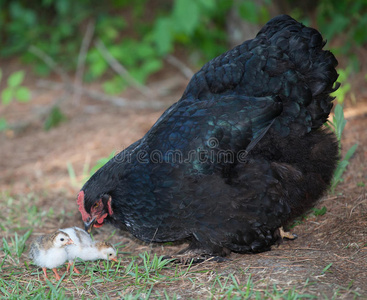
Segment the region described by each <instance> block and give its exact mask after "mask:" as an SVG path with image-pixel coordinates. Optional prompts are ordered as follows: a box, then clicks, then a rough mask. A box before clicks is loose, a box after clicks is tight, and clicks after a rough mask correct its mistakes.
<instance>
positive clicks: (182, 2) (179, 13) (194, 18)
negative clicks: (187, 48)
mask: <svg viewBox="0 0 367 300" xmlns="http://www.w3.org/2000/svg"><path fill="white" fill-rule="evenodd" d="M172 17H173V23H172V25H174V26H175V28H176V30H177V31H178V32H180V31H182V32H184V33H186V34H191V33H192V32H193V31H194V29H195V27H196V26H197V24H198V23H199V17H200V12H199V6H198V2H196V0H175V4H174V7H173V12H172Z"/></svg>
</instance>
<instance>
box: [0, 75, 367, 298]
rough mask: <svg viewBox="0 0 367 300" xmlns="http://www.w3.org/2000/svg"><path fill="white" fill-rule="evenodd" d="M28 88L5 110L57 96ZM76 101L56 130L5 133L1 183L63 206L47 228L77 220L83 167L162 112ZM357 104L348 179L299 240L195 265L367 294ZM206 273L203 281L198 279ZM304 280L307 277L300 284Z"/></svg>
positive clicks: (14, 114)
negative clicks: (24, 100)
mask: <svg viewBox="0 0 367 300" xmlns="http://www.w3.org/2000/svg"><path fill="white" fill-rule="evenodd" d="M177 82H179V84H177V85H176V86H175V88H174V89H173V91H171V92H170V93H168V94H167V96H166V100H165V101H166V102H167V107H168V105H169V103H172V102H174V101H176V100H178V99H179V97H180V93H181V92H182V89H183V88H184V86H185V84H186V81H185V80H184V79H182V78H181V77H180V76H178V77H177ZM31 84H34V85H35V83H31ZM152 85H153V84H152ZM32 90H33V100H32V103H31V104H27V105H19V104H14V105H11V106H9V107H7V108H5V109H3V110H2V114H5V116H6V117H7V118H8V119H9V120H13V121H17V120H18V121H19V120H24V119H27V118H28V117H29V116H30V115H32V114H34V111H35V110H37V109H40V108H42V107H47V105H49V103H50V102H51V101H52V99H54V98H55V97H57V96H59V95H58V93H60V92H59V91H50V90H39V89H37V88H36V87H35V88H34V89H32ZM134 95H135V93H134V91H128V92H127V93H126V94H125V96H126V97H127V98H129V99H131V101H134V98H135V96H134ZM70 102H71V101H69V102H68V103H67V105H65V107H64V109H65V111H66V113H67V116H68V121H67V122H65V123H63V124H62V125H61V126H59V127H57V128H54V129H52V130H50V131H48V132H46V131H44V130H42V129H41V126H40V124H41V123H40V122H33V123H32V124H31V126H30V127H29V128H28V129H26V130H25V131H22V132H13V131H7V132H5V133H2V134H0V153H1V156H0V170H1V171H0V173H1V176H0V188H1V190H2V191H4V192H6V193H9V194H10V195H13V196H14V197H17V196H18V195H26V194H29V193H32V194H34V195H37V197H39V202H38V205H39V206H40V207H42V209H43V210H46V211H47V210H48V209H49V208H50V207H52V208H53V209H54V210H55V211H61V210H62V209H64V210H65V211H66V212H67V214H66V215H65V217H64V219H63V220H61V221H60V220H48V222H46V223H45V224H46V225H45V226H44V228H42V230H43V232H49V231H52V230H54V229H55V228H58V227H66V226H74V225H76V226H81V221H80V215H79V212H78V209H77V205H76V201H75V200H76V199H75V198H76V197H75V196H76V194H77V192H78V190H79V189H80V187H81V184H82V172H83V171H82V170H83V167H84V166H85V164H86V163H89V164H90V165H92V166H93V165H94V164H95V163H96V161H97V160H98V159H100V158H101V157H107V156H108V155H109V154H110V153H111V152H112V151H113V150H116V151H120V150H122V149H123V148H124V147H127V146H128V145H130V144H131V143H132V142H134V141H135V140H137V139H138V138H140V137H142V136H143V135H144V133H145V132H146V131H147V130H148V129H149V128H150V126H151V125H152V124H153V123H154V122H155V121H156V120H157V118H158V117H159V116H160V115H161V113H162V111H154V110H143V111H138V110H132V109H123V108H116V107H113V106H111V105H110V104H108V103H104V102H98V101H92V100H90V99H82V100H81V102H80V103H79V104H78V105H73V104H71V103H70ZM357 103H358V106H354V107H352V106H350V107H349V108H347V109H346V115H347V117H348V116H349V117H348V123H347V126H346V129H345V133H344V138H343V147H344V149H343V152H344V153H345V150H346V149H349V148H350V147H351V146H352V145H353V144H355V143H356V142H357V143H358V149H357V151H356V153H355V155H354V157H353V158H352V159H351V161H350V165H349V167H348V169H347V172H346V173H345V175H344V176H343V177H344V182H343V183H342V184H340V185H339V186H338V187H337V189H336V192H335V194H329V195H327V196H325V197H324V198H323V199H322V200H321V201H320V202H319V204H318V205H317V207H318V208H321V207H323V206H325V207H326V208H327V212H326V214H324V215H322V216H314V215H313V214H311V215H309V216H308V218H307V219H305V220H303V222H302V223H301V224H300V225H298V226H296V227H295V228H294V229H293V232H295V233H297V235H298V239H296V240H294V241H286V242H284V243H283V244H282V245H280V246H279V247H274V248H273V249H272V251H270V252H267V253H261V254H256V255H240V254H231V256H230V259H231V261H228V262H224V263H220V264H218V263H204V264H200V265H199V266H195V267H194V268H197V269H198V270H200V268H205V269H208V268H209V269H210V268H211V269H213V271H215V272H217V273H220V274H230V273H232V274H234V275H235V278H236V280H238V281H239V282H243V281H244V280H247V279H246V278H247V277H246V276H245V275H244V272H242V271H241V270H247V269H248V272H251V273H252V279H253V281H254V282H255V283H256V288H259V289H260V288H261V287H265V286H269V285H270V286H272V285H273V284H276V285H278V286H281V287H282V288H284V289H287V288H289V289H292V288H293V287H296V288H298V289H299V288H301V289H302V292H304V293H309V294H312V295H318V296H320V297H321V296H322V295H328V296H331V295H334V294H335V291H336V290H339V291H340V292H339V295H340V298H346V299H349V298H353V296H354V292H357V293H359V294H360V295H361V297H364V296H365V297H366V298H367V284H366V283H367V190H366V187H365V184H367V164H366V160H367V118H366V116H367V110H366V107H367V101H358V102H357ZM67 163H71V164H72V166H73V168H74V170H75V173H76V175H77V181H78V183H79V184H77V185H76V186H72V184H71V181H70V177H69V175H68V171H67ZM4 199H5V198H4ZM111 231H112V227H109V226H104V227H102V228H101V229H99V230H97V234H100V236H101V237H107V236H108V235H109V234H110V233H111ZM0 235H1V236H3V234H0ZM112 241H113V242H119V241H122V242H123V244H125V245H126V247H125V248H124V251H128V252H132V253H140V252H143V251H145V250H152V251H153V252H155V253H158V254H173V253H175V252H177V250H178V249H181V248H183V247H184V245H180V246H161V245H159V246H157V245H144V244H142V243H139V242H138V241H136V240H135V239H134V238H132V237H131V236H130V235H129V234H127V233H124V232H119V234H118V235H115V236H114V237H113V240H112ZM330 264H331V266H330V267H329V268H328V269H327V270H325V268H326V267H327V266H328V265H330ZM206 280H207V278H199V279H198V282H199V283H204V282H206ZM307 280H309V284H308V285H307V287H304V285H305V284H304V283H305V282H306V281H307ZM204 285H205V284H204ZM166 290H167V291H168V292H175V293H177V294H180V295H181V296H182V297H183V298H186V297H195V298H197V297H199V294H196V293H195V289H194V288H192V285H189V283H187V282H185V283H183V284H182V285H181V286H180V285H176V286H175V287H173V286H170V287H167V288H166ZM204 295H205V294H204Z"/></svg>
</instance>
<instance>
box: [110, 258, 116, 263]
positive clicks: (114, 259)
mask: <svg viewBox="0 0 367 300" xmlns="http://www.w3.org/2000/svg"><path fill="white" fill-rule="evenodd" d="M110 260H113V261H115V262H118V260H117V257H114V258H111V259H110Z"/></svg>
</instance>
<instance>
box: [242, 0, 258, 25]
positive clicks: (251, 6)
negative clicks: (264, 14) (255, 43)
mask: <svg viewBox="0 0 367 300" xmlns="http://www.w3.org/2000/svg"><path fill="white" fill-rule="evenodd" d="M238 13H239V14H240V16H241V17H242V18H243V19H245V20H246V21H248V22H250V23H254V24H258V23H259V17H258V7H257V5H256V3H254V2H253V1H243V2H241V4H240V6H239V10H238Z"/></svg>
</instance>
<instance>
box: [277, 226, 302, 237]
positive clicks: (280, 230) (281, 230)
mask: <svg viewBox="0 0 367 300" xmlns="http://www.w3.org/2000/svg"><path fill="white" fill-rule="evenodd" d="M279 234H280V236H281V237H282V239H288V240H295V239H296V238H298V235H297V234H295V233H290V232H289V231H284V229H283V227H280V228H279Z"/></svg>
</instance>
